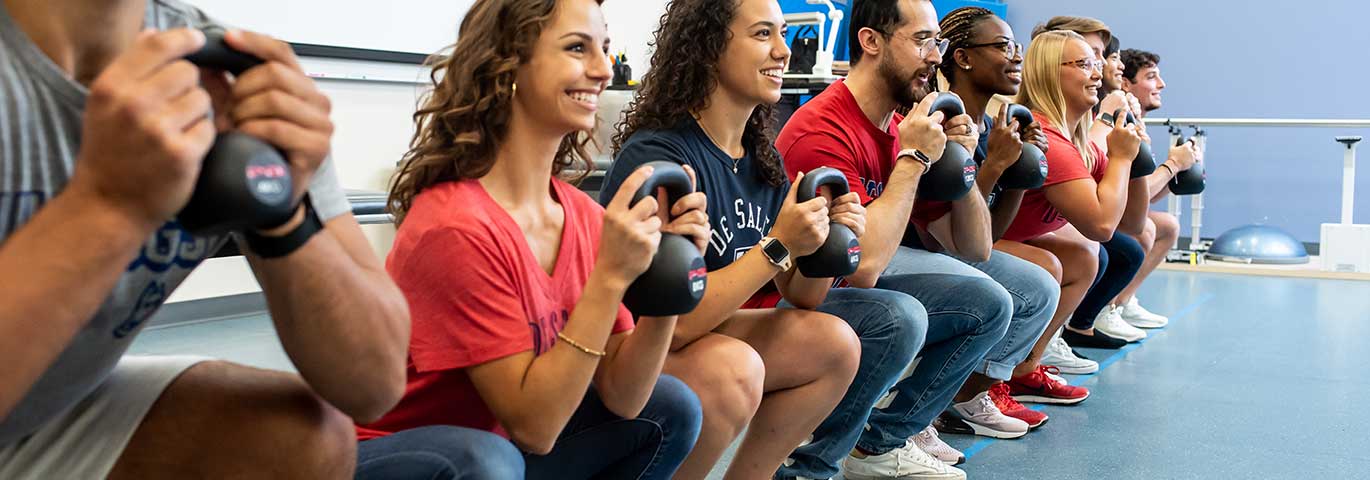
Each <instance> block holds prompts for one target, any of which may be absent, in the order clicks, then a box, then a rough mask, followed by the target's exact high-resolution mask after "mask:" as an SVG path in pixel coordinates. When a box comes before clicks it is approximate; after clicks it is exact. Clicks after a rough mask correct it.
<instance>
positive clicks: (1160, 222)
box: [1148, 212, 1180, 246]
mask: <svg viewBox="0 0 1370 480" xmlns="http://www.w3.org/2000/svg"><path fill="white" fill-rule="evenodd" d="M1148 218H1150V219H1151V221H1152V222H1153V223H1154V224H1155V225H1156V241H1157V242H1162V243H1163V244H1165V245H1167V246H1169V245H1172V244H1174V242H1175V240H1176V239H1178V238H1180V220H1179V219H1178V218H1175V216H1174V215H1171V214H1169V213H1166V212H1151V213H1150V214H1149V215H1148Z"/></svg>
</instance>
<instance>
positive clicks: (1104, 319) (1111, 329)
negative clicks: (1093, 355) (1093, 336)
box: [1094, 305, 1146, 343]
mask: <svg viewBox="0 0 1370 480" xmlns="http://www.w3.org/2000/svg"><path fill="white" fill-rule="evenodd" d="M1094 329H1095V330H1098V331H1100V332H1104V334H1105V335H1108V336H1110V337H1113V338H1121V339H1123V340H1125V341H1127V342H1128V343H1131V342H1136V341H1139V340H1141V339H1143V338H1146V332H1145V331H1142V329H1140V328H1137V327H1134V326H1132V325H1128V324H1127V322H1126V321H1123V307H1114V306H1111V305H1110V306H1108V307H1104V310H1103V311H1102V312H1099V316H1097V317H1094Z"/></svg>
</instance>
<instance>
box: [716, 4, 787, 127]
mask: <svg viewBox="0 0 1370 480" xmlns="http://www.w3.org/2000/svg"><path fill="white" fill-rule="evenodd" d="M728 31H729V32H730V33H731V38H730V39H729V40H728V45H727V47H726V48H724V50H723V54H722V55H720V56H719V59H718V86H719V88H721V89H723V90H724V91H725V92H727V93H728V94H729V95H730V96H731V97H732V98H735V99H738V100H739V101H740V102H742V103H744V104H755V105H770V104H774V103H776V102H779V101H780V85H781V82H782V79H781V74H783V73H784V72H785V66H786V65H787V64H788V63H789V61H790V48H789V47H788V46H786V45H785V15H784V13H782V12H781V11H780V4H778V3H776V1H775V0H739V1H738V4H737V13H736V15H734V16H733V21H732V23H731V24H730V25H729V26H728Z"/></svg>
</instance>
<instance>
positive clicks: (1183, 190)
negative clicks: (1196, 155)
mask: <svg viewBox="0 0 1370 480" xmlns="http://www.w3.org/2000/svg"><path fill="white" fill-rule="evenodd" d="M1184 142H1185V140H1184V139H1183V138H1180V139H1176V141H1175V146H1177V147H1178V146H1181V145H1184ZM1207 178H1208V172H1206V171H1204V164H1203V163H1202V162H1194V166H1192V167H1189V169H1188V170H1183V171H1181V172H1180V173H1176V174H1175V178H1172V179H1170V193H1173V194H1175V195H1197V194H1200V193H1203V192H1204V187H1205V186H1206V184H1207V183H1208V182H1207Z"/></svg>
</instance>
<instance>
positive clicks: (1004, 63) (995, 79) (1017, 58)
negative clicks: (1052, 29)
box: [949, 17, 1023, 96]
mask: <svg viewBox="0 0 1370 480" xmlns="http://www.w3.org/2000/svg"><path fill="white" fill-rule="evenodd" d="M1001 42H1008V43H1009V44H1010V45H1012V44H1013V43H1014V42H1015V40H1014V38H1013V29H1011V28H1009V26H1008V23H1005V22H1004V21H1003V20H1001V19H999V18H998V17H991V18H988V19H986V20H984V21H982V22H980V23H979V24H978V25H976V27H975V33H974V34H973V36H972V37H971V41H970V43H971V44H974V45H984V44H990V43H1001ZM1008 48H1012V47H1008ZM956 58H957V62H958V63H961V65H960V66H956V67H952V66H949V68H960V70H958V73H957V81H958V82H959V81H960V76H962V75H965V76H966V77H967V78H968V79H969V80H970V82H971V84H972V85H974V87H975V88H976V89H977V90H981V91H985V92H989V93H993V94H996V95H1010V96H1012V95H1017V94H1018V87H1019V86H1020V85H1022V84H1023V52H1015V53H1014V55H1013V58H1009V57H1007V56H1005V55H1004V49H1003V48H1000V47H999V46H998V45H994V46H986V47H978V48H971V49H962V50H960V51H959V53H958V54H957V56H956ZM964 67H970V68H968V69H967V68H964Z"/></svg>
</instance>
